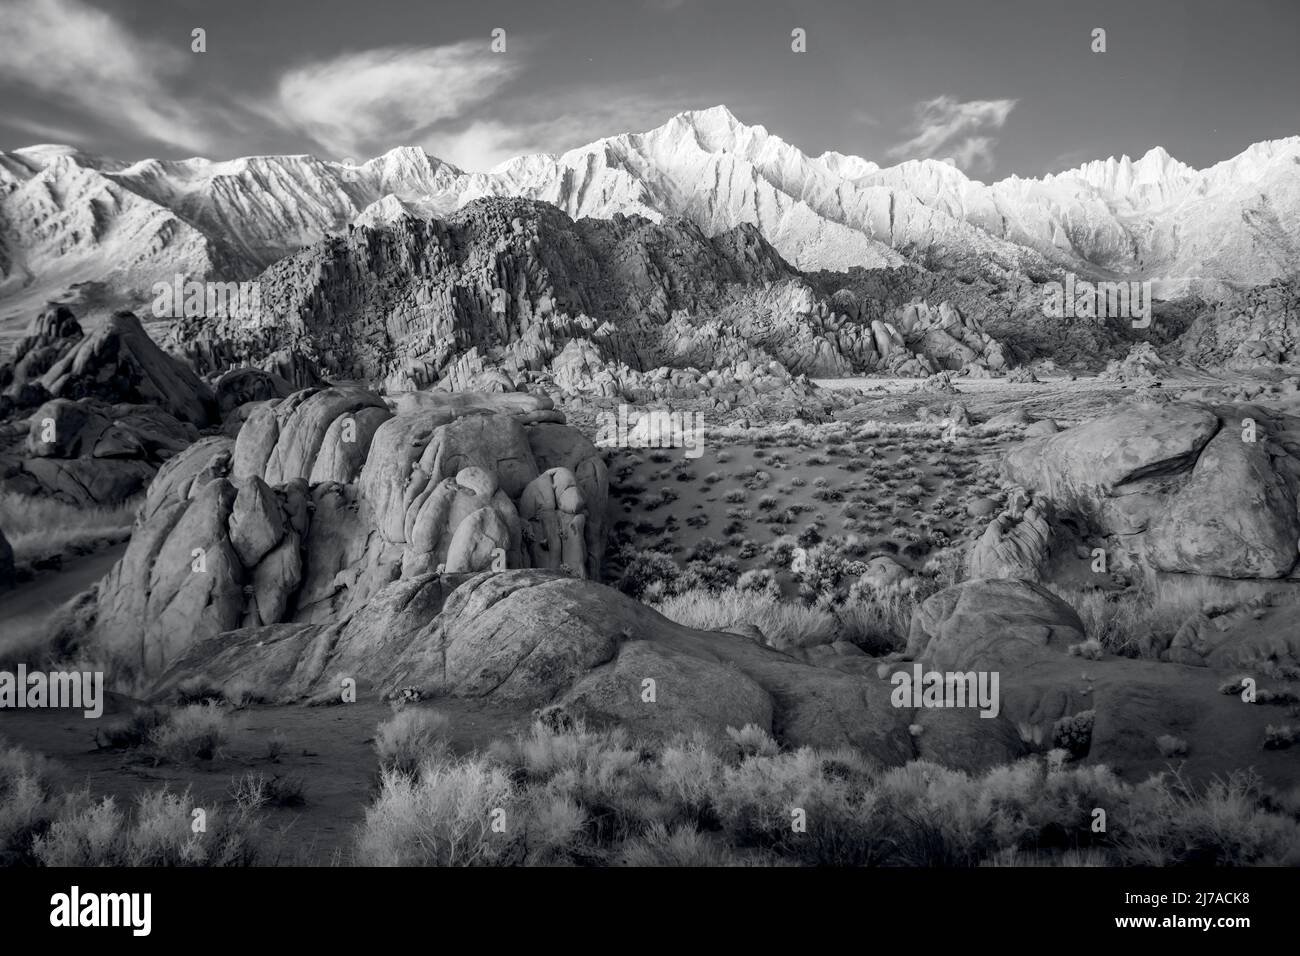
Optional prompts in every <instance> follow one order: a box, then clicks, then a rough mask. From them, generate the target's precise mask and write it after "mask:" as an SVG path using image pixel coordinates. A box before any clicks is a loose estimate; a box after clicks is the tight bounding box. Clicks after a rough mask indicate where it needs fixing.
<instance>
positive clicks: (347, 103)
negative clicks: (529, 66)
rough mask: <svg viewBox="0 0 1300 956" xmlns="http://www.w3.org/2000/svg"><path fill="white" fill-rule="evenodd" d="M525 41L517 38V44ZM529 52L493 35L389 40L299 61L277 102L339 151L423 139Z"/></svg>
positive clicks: (287, 116) (486, 93)
mask: <svg viewBox="0 0 1300 956" xmlns="http://www.w3.org/2000/svg"><path fill="white" fill-rule="evenodd" d="M517 43H518V41H517V40H516V39H515V38H513V37H512V38H511V45H512V47H516V44H517ZM522 62H523V61H522V58H521V57H520V56H519V55H518V54H516V53H514V52H513V51H512V54H511V55H509V56H506V55H501V54H494V53H492V52H491V51H490V50H489V49H488V45H487V43H486V42H482V41H468V40H467V41H462V42H460V43H454V44H450V45H446V46H438V47H413V46H409V47H383V48H379V49H373V50H365V51H361V52H357V53H346V54H343V55H341V56H337V57H333V58H331V59H327V60H320V61H316V62H312V63H308V64H305V65H302V66H298V67H296V68H294V69H292V70H290V71H289V72H287V73H286V74H285V75H284V76H282V77H281V78H280V83H279V89H278V94H277V97H276V101H275V104H274V105H275V106H276V107H277V108H278V113H279V116H280V117H281V118H282V120H283V121H284V122H285V123H286V124H287V125H289V126H292V127H295V128H297V129H298V130H300V131H301V132H303V133H306V134H307V135H308V136H310V137H311V138H312V139H314V140H315V141H316V142H318V143H320V144H321V145H322V146H324V147H325V148H326V149H328V150H331V151H333V152H335V153H336V154H338V155H345V154H346V155H363V154H367V153H373V152H375V151H377V150H381V149H386V148H388V147H391V146H394V145H403V144H408V143H415V142H418V141H420V140H421V139H423V138H425V137H426V136H427V134H428V133H429V131H430V130H431V129H433V128H434V127H435V126H437V125H438V124H440V123H446V122H447V121H449V120H456V119H459V118H461V117H464V116H465V115H466V114H467V113H468V112H469V111H470V110H471V109H473V108H474V107H477V106H479V105H480V104H482V103H484V102H486V101H488V100H490V99H491V98H492V97H493V96H494V95H495V94H496V93H497V92H498V91H499V90H500V89H501V87H502V86H504V85H505V84H506V83H508V82H509V81H510V80H511V79H513V78H514V77H515V76H516V75H517V74H518V73H519V71H520V69H521V66H522Z"/></svg>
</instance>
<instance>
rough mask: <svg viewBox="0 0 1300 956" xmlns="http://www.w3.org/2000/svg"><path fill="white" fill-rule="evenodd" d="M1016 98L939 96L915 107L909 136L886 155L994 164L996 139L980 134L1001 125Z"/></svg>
mask: <svg viewBox="0 0 1300 956" xmlns="http://www.w3.org/2000/svg"><path fill="white" fill-rule="evenodd" d="M1016 102H1017V101H1016V100H968V101H967V102H965V103H962V102H959V101H958V100H957V99H956V98H955V97H952V96H938V97H935V98H934V99H932V100H926V101H925V102H923V103H920V104H918V105H917V107H916V118H915V120H914V122H913V124H912V133H913V134H914V135H913V136H912V138H911V139H909V140H907V141H906V142H903V143H899V144H898V145H897V146H894V147H893V148H891V149H890V150H889V153H888V155H889V156H891V157H894V158H898V159H941V160H943V161H944V162H947V163H952V164H953V165H954V166H957V167H958V168H960V169H963V170H966V171H974V170H987V169H991V168H992V166H993V148H994V147H995V146H996V145H997V140H996V139H994V138H993V137H991V136H988V135H986V134H983V133H982V131H983V130H985V129H988V128H990V127H991V128H993V129H1000V128H1001V127H1002V125H1003V124H1004V123H1005V122H1006V121H1007V117H1008V116H1009V115H1010V113H1011V111H1012V110H1013V109H1014V108H1015V105H1016Z"/></svg>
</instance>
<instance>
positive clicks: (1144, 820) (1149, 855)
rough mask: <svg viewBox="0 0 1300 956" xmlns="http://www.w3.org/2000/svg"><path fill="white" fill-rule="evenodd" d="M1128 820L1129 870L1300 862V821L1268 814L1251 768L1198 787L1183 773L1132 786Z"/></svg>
mask: <svg viewBox="0 0 1300 956" xmlns="http://www.w3.org/2000/svg"><path fill="white" fill-rule="evenodd" d="M1113 816H1114V815H1112V817H1113ZM1125 820H1126V823H1127V826H1126V827H1125V829H1124V830H1123V831H1122V832H1121V834H1120V835H1119V837H1118V838H1117V839H1116V844H1117V846H1116V849H1117V853H1118V858H1119V862H1121V863H1122V864H1125V865H1137V866H1186V865H1212V866H1261V865H1262V866H1276V865H1282V866H1296V865H1300V822H1297V821H1296V820H1295V819H1294V818H1288V817H1284V816H1282V815H1280V814H1276V813H1270V812H1269V811H1268V810H1267V809H1266V807H1265V801H1264V794H1263V792H1262V788H1261V786H1260V780H1259V777H1258V776H1256V775H1255V774H1254V773H1251V772H1248V771H1234V772H1233V773H1231V774H1229V775H1228V776H1227V777H1216V778H1214V779H1213V780H1211V781H1210V782H1209V783H1208V784H1207V785H1205V787H1204V788H1202V789H1200V790H1198V789H1197V788H1195V787H1193V786H1192V785H1191V784H1189V783H1188V782H1187V781H1185V780H1184V779H1183V778H1182V777H1181V776H1179V775H1177V774H1164V775H1161V776H1159V777H1153V778H1151V779H1150V780H1148V781H1147V782H1146V783H1144V784H1141V785H1139V786H1138V787H1136V788H1134V789H1133V791H1132V793H1131V796H1130V799H1129V800H1128V805H1127V807H1126V808H1125Z"/></svg>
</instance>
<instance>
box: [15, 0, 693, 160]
mask: <svg viewBox="0 0 1300 956" xmlns="http://www.w3.org/2000/svg"><path fill="white" fill-rule="evenodd" d="M0 2H4V3H6V4H7V6H6V9H5V16H4V17H3V19H0V82H8V83H12V84H15V85H20V86H23V87H25V88H27V89H29V90H32V91H34V92H35V93H36V94H37V96H38V97H39V99H40V100H42V101H44V102H47V103H49V104H51V105H52V106H57V107H58V110H57V112H58V113H59V116H60V120H61V122H58V123H57V124H56V123H54V122H51V118H50V117H49V116H35V115H22V114H21V113H19V112H18V111H15V112H14V113H13V114H12V115H10V116H7V117H5V119H4V125H5V126H8V127H9V128H12V129H16V130H21V131H24V132H26V133H29V134H31V135H35V136H39V137H40V138H41V139H44V140H47V141H48V140H56V141H62V142H70V143H74V144H75V143H77V141H78V140H79V139H80V137H78V136H77V135H76V133H75V132H74V129H76V128H77V127H78V126H79V125H83V124H84V126H85V127H90V128H95V127H101V126H112V127H117V128H118V129H121V130H127V131H130V132H131V133H132V134H134V135H136V136H138V137H139V138H141V139H147V140H152V141H154V142H157V143H161V144H165V145H167V146H170V147H173V148H179V149H184V150H194V151H195V152H199V153H208V154H211V153H212V152H214V151H215V152H217V153H219V154H225V153H226V152H227V151H228V150H229V147H230V145H231V143H232V142H242V143H245V144H246V145H245V148H246V149H247V144H248V142H249V139H250V134H251V136H252V137H256V136H258V135H264V136H266V137H268V138H272V139H276V140H278V141H284V140H285V139H288V140H290V141H293V140H298V141H304V140H305V141H308V142H309V143H310V144H311V145H310V146H308V149H309V150H311V151H315V152H321V153H324V154H327V155H332V156H333V157H335V158H343V157H353V158H357V159H364V158H368V157H370V156H374V155H377V154H379V153H381V152H384V151H386V150H388V149H391V148H393V147H394V146H406V145H414V146H423V147H424V148H425V149H427V150H428V151H429V152H431V153H433V154H434V155H436V156H439V157H440V158H442V159H445V160H447V161H449V162H452V163H454V164H456V165H457V166H460V167H461V168H463V169H468V170H474V171H480V170H482V171H485V170H488V169H490V168H492V167H494V166H496V165H498V164H500V163H501V162H503V161H505V160H508V159H512V158H514V157H516V156H520V155H526V154H530V153H541V152H559V151H563V150H565V149H571V148H573V147H576V146H581V145H584V144H586V143H588V142H590V141H592V140H594V139H598V138H599V137H602V136H609V135H613V134H616V133H622V132H626V131H628V130H642V129H649V128H650V127H652V126H656V125H658V124H660V123H662V122H664V121H665V120H666V119H667V118H668V117H669V116H671V115H672V114H674V113H676V112H679V111H680V110H682V109H685V108H687V107H688V106H690V105H691V104H690V103H689V101H688V100H689V97H686V96H684V95H683V92H682V90H680V89H678V88H676V87H675V86H674V84H673V81H672V79H671V78H669V79H665V80H660V81H656V82H652V83H650V84H646V83H644V82H641V83H639V84H638V85H637V86H636V87H635V88H633V87H632V86H631V85H630V84H628V85H624V86H620V85H618V84H614V85H612V86H611V85H605V86H601V87H593V86H591V85H585V84H573V85H570V86H565V87H555V86H549V87H546V88H545V89H540V88H539V89H530V88H529V87H528V86H527V85H526V84H525V83H523V82H517V81H521V80H523V79H524V78H525V77H526V76H527V75H528V74H529V73H530V72H531V71H532V70H533V69H534V68H535V67H536V66H537V65H538V59H539V57H541V56H542V55H544V52H543V44H544V42H545V41H544V40H542V39H541V38H537V37H527V36H517V35H512V36H511V37H510V48H509V52H508V53H506V54H497V53H493V52H492V51H491V49H490V45H489V43H488V42H487V39H486V38H483V39H474V40H464V41H460V42H456V43H450V44H445V45H441V46H384V47H377V48H372V49H364V50H353V51H347V52H342V53H338V54H336V55H325V56H319V57H317V58H315V59H310V60H307V61H305V62H301V63H298V64H294V65H290V66H288V67H286V68H283V69H281V70H279V71H277V72H276V73H274V74H272V75H271V76H269V77H267V78H266V80H265V86H263V87H262V91H261V92H249V91H243V92H235V91H230V92H226V93H214V91H212V90H211V89H208V90H205V91H204V95H203V96H202V97H199V96H197V95H195V94H193V93H187V92H186V90H187V83H186V80H187V79H188V77H187V76H186V73H187V71H188V70H190V69H191V68H192V66H193V62H194V61H193V57H194V56H196V54H192V53H190V52H189V49H188V45H187V43H175V42H168V43H163V42H161V41H159V40H156V39H150V38H148V37H145V36H141V35H139V34H138V33H136V32H133V31H131V30H129V29H127V28H126V27H125V26H124V25H123V24H122V23H121V22H120V21H119V20H117V19H114V17H113V16H112V15H110V14H109V13H107V12H104V11H102V10H98V9H95V8H93V7H91V6H88V5H87V4H86V3H85V2H84V0H0ZM187 39H188V38H187ZM698 105H702V106H704V105H709V104H707V103H701V104H698ZM65 116H66V117H67V120H66V121H64V120H63V118H64V117H65Z"/></svg>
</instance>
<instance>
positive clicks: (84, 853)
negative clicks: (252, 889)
mask: <svg viewBox="0 0 1300 956" xmlns="http://www.w3.org/2000/svg"><path fill="white" fill-rule="evenodd" d="M196 811H199V814H198V815H197V816H196ZM198 819H202V822H203V826H202V827H201V828H198V827H196V826H195V824H196V821H197V820H198ZM260 827H261V821H260V820H259V819H258V818H257V817H256V816H254V815H253V814H252V813H250V812H249V810H248V809H247V808H243V807H235V808H232V809H224V808H218V807H200V806H197V805H196V804H195V803H194V800H193V798H192V797H191V796H190V792H189V791H188V790H186V791H185V792H183V793H175V792H173V791H171V790H169V789H168V788H167V787H163V788H161V789H158V790H151V791H149V792H147V793H143V794H141V795H140V796H139V797H138V798H137V799H136V801H135V803H134V805H133V806H132V807H131V809H130V810H129V811H123V810H122V809H120V808H119V807H118V804H117V801H116V800H115V799H114V798H113V797H104V798H102V799H100V800H92V799H90V797H89V795H88V794H85V793H83V794H80V795H79V797H78V798H77V799H75V800H73V801H70V803H69V805H68V807H67V808H66V809H65V810H64V811H63V813H62V814H61V815H60V817H59V819H57V820H56V821H54V823H53V824H52V825H51V826H50V828H49V831H48V832H47V833H46V834H45V835H44V836H42V837H40V838H38V839H37V841H36V843H35V846H34V852H35V855H36V857H37V858H38V859H39V860H40V862H41V863H43V864H44V865H46V866H251V865H253V864H254V863H255V862H257V857H258V853H257V849H256V847H257V844H258V842H259V838H260Z"/></svg>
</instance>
